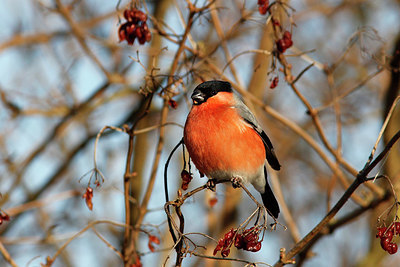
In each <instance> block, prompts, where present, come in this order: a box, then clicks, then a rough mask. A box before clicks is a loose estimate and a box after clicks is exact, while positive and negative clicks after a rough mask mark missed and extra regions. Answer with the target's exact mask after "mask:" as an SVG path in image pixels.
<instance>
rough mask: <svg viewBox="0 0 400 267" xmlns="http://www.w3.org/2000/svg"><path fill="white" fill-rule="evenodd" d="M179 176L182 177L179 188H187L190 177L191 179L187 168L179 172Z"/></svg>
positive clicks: (191, 177)
mask: <svg viewBox="0 0 400 267" xmlns="http://www.w3.org/2000/svg"><path fill="white" fill-rule="evenodd" d="M181 178H182V186H181V188H182V189H183V190H187V189H188V188H189V183H190V181H192V179H193V176H192V175H191V174H190V173H189V172H188V171H187V170H183V171H182V172H181Z"/></svg>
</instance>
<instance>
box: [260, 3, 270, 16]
mask: <svg viewBox="0 0 400 267" xmlns="http://www.w3.org/2000/svg"><path fill="white" fill-rule="evenodd" d="M267 11H268V6H264V5H263V6H259V7H258V12H260V14H261V15H265V14H267Z"/></svg>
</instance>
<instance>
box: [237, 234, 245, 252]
mask: <svg viewBox="0 0 400 267" xmlns="http://www.w3.org/2000/svg"><path fill="white" fill-rule="evenodd" d="M245 245H246V244H245V242H244V240H243V236H242V235H241V234H237V235H236V238H235V247H236V248H237V249H242V248H244V247H245Z"/></svg>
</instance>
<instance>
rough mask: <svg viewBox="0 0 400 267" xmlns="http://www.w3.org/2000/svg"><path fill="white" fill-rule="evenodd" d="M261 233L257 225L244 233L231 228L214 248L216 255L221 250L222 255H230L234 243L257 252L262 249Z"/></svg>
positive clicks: (238, 247) (241, 247)
mask: <svg viewBox="0 0 400 267" xmlns="http://www.w3.org/2000/svg"><path fill="white" fill-rule="evenodd" d="M259 234H260V229H259V228H256V227H254V226H253V227H251V228H249V229H246V230H244V231H243V233H238V231H237V230H234V229H231V230H230V231H229V232H228V233H226V234H225V236H224V238H221V239H220V240H219V241H218V245H217V246H216V247H215V249H214V253H213V254H214V256H215V255H216V254H217V252H218V251H221V255H222V257H224V258H225V257H228V256H229V253H230V252H231V249H230V248H231V246H232V244H234V245H235V247H236V248H237V249H244V250H247V251H251V252H257V251H259V250H260V249H261V241H259V240H258V238H259Z"/></svg>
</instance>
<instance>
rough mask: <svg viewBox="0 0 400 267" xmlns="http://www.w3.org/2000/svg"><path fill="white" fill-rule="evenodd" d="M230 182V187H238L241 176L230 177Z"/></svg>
mask: <svg viewBox="0 0 400 267" xmlns="http://www.w3.org/2000/svg"><path fill="white" fill-rule="evenodd" d="M231 183H232V187H233V188H239V187H240V186H241V183H242V178H239V177H233V178H232V179H231Z"/></svg>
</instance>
